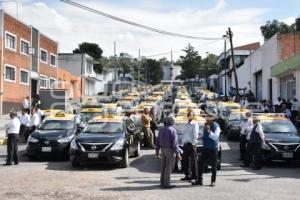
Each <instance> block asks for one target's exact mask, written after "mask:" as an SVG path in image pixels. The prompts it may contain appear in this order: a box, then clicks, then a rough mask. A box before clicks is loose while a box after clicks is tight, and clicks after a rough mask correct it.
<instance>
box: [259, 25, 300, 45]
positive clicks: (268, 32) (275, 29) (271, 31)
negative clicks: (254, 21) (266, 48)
mask: <svg viewBox="0 0 300 200" xmlns="http://www.w3.org/2000/svg"><path fill="white" fill-rule="evenodd" d="M260 30H261V33H262V35H263V37H264V39H265V40H268V39H270V38H271V37H272V36H273V35H275V34H276V33H281V34H286V33H294V32H295V24H292V25H291V26H289V25H288V24H286V23H284V22H279V21H277V20H273V21H267V23H266V24H265V25H263V26H261V27H260Z"/></svg>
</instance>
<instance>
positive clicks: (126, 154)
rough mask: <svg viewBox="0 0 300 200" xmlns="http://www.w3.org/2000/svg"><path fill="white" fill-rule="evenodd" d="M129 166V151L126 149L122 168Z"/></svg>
mask: <svg viewBox="0 0 300 200" xmlns="http://www.w3.org/2000/svg"><path fill="white" fill-rule="evenodd" d="M128 166H129V152H128V149H127V148H126V149H125V153H124V159H123V163H122V165H121V167H122V168H127V167H128Z"/></svg>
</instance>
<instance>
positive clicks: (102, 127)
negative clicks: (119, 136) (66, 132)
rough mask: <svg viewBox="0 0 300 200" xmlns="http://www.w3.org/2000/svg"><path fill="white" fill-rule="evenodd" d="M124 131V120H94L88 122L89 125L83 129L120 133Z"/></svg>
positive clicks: (87, 131)
mask: <svg viewBox="0 0 300 200" xmlns="http://www.w3.org/2000/svg"><path fill="white" fill-rule="evenodd" d="M122 131H123V123H122V122H93V123H89V124H87V126H86V127H85V128H84V130H83V133H101V134H112V133H120V132H122Z"/></svg>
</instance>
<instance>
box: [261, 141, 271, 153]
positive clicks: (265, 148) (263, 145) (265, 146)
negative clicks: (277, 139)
mask: <svg viewBox="0 0 300 200" xmlns="http://www.w3.org/2000/svg"><path fill="white" fill-rule="evenodd" d="M261 148H262V149H264V150H268V151H269V150H271V147H270V146H269V145H268V144H266V143H263V144H262V145H261Z"/></svg>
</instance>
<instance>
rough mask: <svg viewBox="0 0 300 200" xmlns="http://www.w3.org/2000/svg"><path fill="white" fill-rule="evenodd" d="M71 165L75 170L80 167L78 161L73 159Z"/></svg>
mask: <svg viewBox="0 0 300 200" xmlns="http://www.w3.org/2000/svg"><path fill="white" fill-rule="evenodd" d="M71 165H72V167H73V168H78V167H80V163H79V162H78V160H77V159H76V158H73V159H71Z"/></svg>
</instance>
